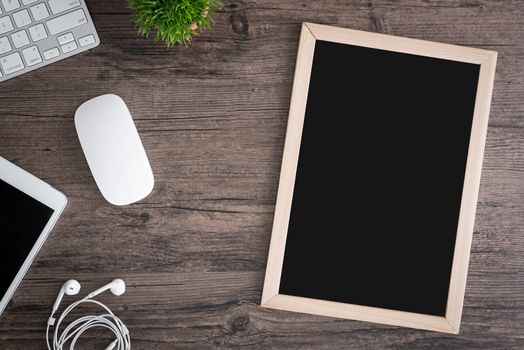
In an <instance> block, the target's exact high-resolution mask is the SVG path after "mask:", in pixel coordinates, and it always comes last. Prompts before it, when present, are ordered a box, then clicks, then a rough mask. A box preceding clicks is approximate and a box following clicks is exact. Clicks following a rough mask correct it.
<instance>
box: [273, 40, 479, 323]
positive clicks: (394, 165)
mask: <svg viewBox="0 0 524 350" xmlns="http://www.w3.org/2000/svg"><path fill="white" fill-rule="evenodd" d="M479 67H480V65H478V64H470V63H462V62H457V61H450V60H444V59H436V58H431V57H425V56H418V55H412V54H405V53H398V52H392V51H384V50H379V49H372V48H366V47H361V46H352V45H346V44H339V43H333V42H327V41H322V40H317V42H316V46H315V52H314V58H313V66H312V72H311V80H310V85H309V93H308V100H307V107H306V114H305V121H304V129H303V133H302V141H301V148H300V156H299V162H298V169H297V173H296V180H295V187H294V194H293V202H292V209H291V216H290V221H289V229H288V234H287V241H286V248H285V255H284V262H283V268H282V274H281V279H280V287H279V293H281V294H287V295H292V296H302V297H309V298H314V299H322V300H328V301H338V302H343V303H350V304H357V305H365V306H373V307H379V308H385V309H392V310H402V311H409V312H415V313H422V314H428V315H438V316H444V315H445V311H446V301H447V296H448V288H449V281H450V273H451V264H452V259H453V251H454V244H455V236H456V232H457V223H458V216H459V208H460V202H461V194H462V187H463V182H464V174H465V168H466V160H467V154H468V143H469V139H470V132H471V125H472V118H473V109H474V105H475V95H476V92H477V83H478V77H479Z"/></svg>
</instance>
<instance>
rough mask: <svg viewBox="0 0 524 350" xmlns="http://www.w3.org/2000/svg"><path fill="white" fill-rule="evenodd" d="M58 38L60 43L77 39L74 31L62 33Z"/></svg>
mask: <svg viewBox="0 0 524 350" xmlns="http://www.w3.org/2000/svg"><path fill="white" fill-rule="evenodd" d="M57 39H58V43H59V44H60V45H64V44H67V43H68V42H70V41H73V40H75V38H74V37H73V33H67V34H64V35H60V36H59V37H58V38H57Z"/></svg>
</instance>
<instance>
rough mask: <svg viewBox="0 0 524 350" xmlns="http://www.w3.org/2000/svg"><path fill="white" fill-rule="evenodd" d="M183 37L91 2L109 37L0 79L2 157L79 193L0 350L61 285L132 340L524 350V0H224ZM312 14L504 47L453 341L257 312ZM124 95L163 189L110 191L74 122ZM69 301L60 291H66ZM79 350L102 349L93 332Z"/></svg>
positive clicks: (204, 345)
mask: <svg viewBox="0 0 524 350" xmlns="http://www.w3.org/2000/svg"><path fill="white" fill-rule="evenodd" d="M224 5H225V6H224V8H223V9H222V10H221V11H220V12H219V13H218V14H217V15H216V16H215V19H216V22H217V24H216V26H215V28H214V30H213V31H210V32H206V33H204V34H202V35H200V36H198V37H197V38H195V39H194V40H193V43H192V46H191V47H190V48H188V49H184V48H175V49H172V50H167V49H165V48H164V47H163V46H162V45H161V44H156V43H154V42H152V41H151V40H146V39H143V38H138V37H137V36H136V34H135V29H134V26H133V24H132V23H131V21H130V12H129V10H128V9H127V8H126V6H125V2H124V1H93V0H92V1H88V6H89V8H90V10H91V13H92V16H93V20H94V21H95V24H96V26H97V29H98V31H99V35H100V38H101V41H102V43H101V46H100V47H98V48H96V49H95V50H92V51H89V52H87V53H85V54H82V55H79V56H74V57H73V58H70V59H68V60H65V61H62V62H59V63H56V64H53V65H50V66H47V67H44V68H42V69H39V70H37V71H35V72H32V73H30V74H26V75H23V76H21V77H19V78H16V79H13V80H10V81H7V82H5V83H2V84H1V85H0V155H2V156H3V157H5V158H7V159H9V160H11V161H13V162H15V163H16V164H17V165H19V166H21V167H22V168H24V169H26V170H27V171H29V172H31V173H33V174H34V175H36V176H38V177H40V178H42V179H44V180H46V181H48V182H49V183H51V184H52V185H53V186H55V187H57V188H58V189H60V190H62V191H63V192H65V193H66V194H67V195H68V197H69V204H68V207H67V208H66V211H65V213H64V215H63V217H62V219H61V220H60V221H59V222H58V224H57V226H56V227H55V229H54V230H53V232H52V234H51V236H50V238H49V240H48V241H47V242H46V244H45V245H44V247H43V249H42V251H41V253H40V254H39V256H38V258H37V259H36V260H35V262H34V263H33V265H32V268H31V269H30V271H29V273H28V274H27V276H26V278H25V280H24V281H23V282H22V284H21V286H20V288H19V289H18V291H17V293H16V295H15V297H14V299H13V301H12V302H11V304H10V305H9V306H8V308H7V310H6V312H5V313H4V315H2V317H1V318H0V349H6V350H11V349H22V348H23V349H43V348H44V347H45V340H44V337H45V335H44V334H45V332H44V330H45V322H46V320H47V317H48V312H49V310H50V308H51V306H52V303H53V301H54V299H55V297H56V293H57V292H58V289H59V288H60V286H61V284H62V283H63V281H64V280H66V279H68V278H76V279H78V280H79V281H80V282H81V283H82V291H84V292H86V293H87V292H88V291H90V290H92V289H94V288H96V287H97V286H98V285H100V284H102V283H105V282H107V281H109V280H111V279H112V278H114V277H117V276H119V277H122V278H124V279H125V281H126V282H127V284H128V290H127V292H126V293H125V294H124V295H122V296H121V297H119V298H116V297H113V296H111V295H101V300H102V301H104V302H107V303H108V304H109V305H110V306H112V307H113V308H114V310H115V311H116V312H117V313H118V315H119V316H120V317H121V318H122V319H123V320H124V321H125V322H126V324H127V325H128V327H129V329H130V332H131V336H132V340H133V348H135V349H162V350H163V349H294V348H296V349H299V348H300V349H458V348H463V349H522V348H524V331H523V329H524V209H523V208H524V133H523V130H524V104H523V101H524V37H523V31H522V28H523V27H524V4H523V3H522V2H521V1H517V0H515V1H502V0H499V1H491V0H443V1H432V0H406V1H402V2H400V1H395V2H391V1H386V0H368V1H351V2H350V1H335V0H326V1H314V2H313V1H302V2H300V1H294V0H293V1H292V0H290V1H277V0H264V1H253V0H244V1H231V0H228V1H224ZM303 21H309V22H317V23H324V24H330V25H336V26H340V27H347V28H354V29H359V30H369V31H375V32H380V33H386V34H392V35H399V36H407V37H412V38H417V39H424V40H433V41H440V42H445V43H450V44H458V45H466V46H473V47H478V48H484V49H488V50H494V51H498V52H499V56H498V62H497V71H496V75H495V86H494V91H493V100H492V105H491V115H490V121H489V127H488V134H487V142H486V150H485V158H484V164H483V172H482V178H481V185H480V193H479V201H478V208H477V215H476V221H475V231H474V234H473V243H472V252H471V260H470V267H469V274H468V281H467V285H466V296H465V302H464V312H463V317H462V326H461V334H460V335H459V336H454V335H443V334H439V333H433V332H427V331H417V330H412V329H404V328H399V327H393V326H384V325H376V324H369V323H364V322H355V321H349V320H339V319H332V318H326V317H320V316H311V315H303V314H298V313H290V312H285V311H276V310H270V309H264V308H261V307H260V306H258V303H259V302H260V296H261V292H262V284H263V278H264V271H265V264H266V259H267V253H268V245H269V240H270V232H271V225H272V220H273V214H274V204H275V199H276V192H277V183H278V178H279V175H280V174H279V171H280V164H281V160H282V159H281V157H282V148H283V144H284V136H285V129H286V123H287V115H288V107H289V102H290V96H291V85H292V81H293V72H294V68H295V67H294V64H295V59H296V52H297V47H298V38H299V33H300V26H301V23H302V22H303ZM107 92H113V93H116V94H119V95H120V96H122V97H123V98H124V100H125V101H126V102H127V103H128V106H129V109H130V110H131V112H132V114H133V116H134V118H135V121H136V124H137V128H138V130H139V133H140V135H141V137H142V141H143V143H144V147H145V149H146V151H147V153H148V156H149V158H150V161H151V165H152V167H153V171H154V173H155V180H156V185H155V190H154V191H153V193H152V194H151V195H150V196H149V197H148V198H147V199H145V200H144V201H142V202H140V203H137V204H133V205H130V206H126V207H114V206H111V205H110V204H109V203H107V202H105V200H104V199H103V198H102V196H101V195H100V193H99V192H98V190H97V188H96V185H95V183H94V181H93V178H92V177H91V174H90V172H89V169H88V166H87V164H86V162H85V159H84V158H83V154H82V151H81V149H80V145H79V142H78V139H77V137H76V133H75V130H74V125H73V115H74V111H75V109H76V108H77V107H78V106H79V105H80V104H81V103H82V102H83V101H85V100H87V99H89V98H91V97H94V96H97V95H100V94H103V93H107ZM69 300H70V299H68V298H66V299H65V301H66V302H67V301H69ZM89 335H92V336H93V338H94V340H88V339H86V342H85V345H84V346H83V347H82V349H93V348H97V347H95V346H96V345H98V348H100V347H101V348H103V346H104V345H107V344H108V343H109V339H110V336H109V334H107V333H104V332H102V333H100V336H98V337H94V336H95V335H97V333H96V332H93V333H87V334H86V336H89Z"/></svg>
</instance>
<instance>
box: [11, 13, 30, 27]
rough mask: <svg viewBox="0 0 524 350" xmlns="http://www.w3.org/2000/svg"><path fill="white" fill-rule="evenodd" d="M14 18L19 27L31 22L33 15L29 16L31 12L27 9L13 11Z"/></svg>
mask: <svg viewBox="0 0 524 350" xmlns="http://www.w3.org/2000/svg"><path fill="white" fill-rule="evenodd" d="M13 19H14V20H15V24H16V26H17V27H18V28H21V27H25V26H26V25H28V24H29V23H31V17H29V12H27V10H26V9H23V10H22V11H18V12H15V13H13Z"/></svg>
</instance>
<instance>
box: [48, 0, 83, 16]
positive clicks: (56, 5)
mask: <svg viewBox="0 0 524 350" xmlns="http://www.w3.org/2000/svg"><path fill="white" fill-rule="evenodd" d="M77 6H80V0H49V7H51V12H53V14H54V15H56V14H58V13H61V12H64V11H67V10H70V9H72V8H75V7H77Z"/></svg>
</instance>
